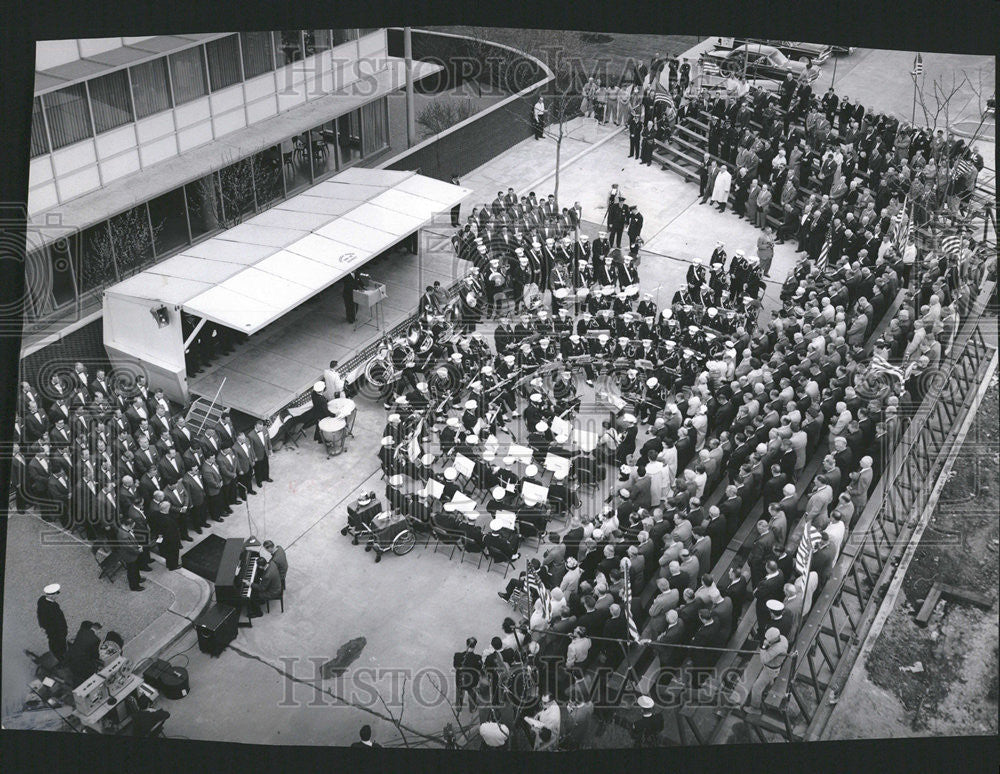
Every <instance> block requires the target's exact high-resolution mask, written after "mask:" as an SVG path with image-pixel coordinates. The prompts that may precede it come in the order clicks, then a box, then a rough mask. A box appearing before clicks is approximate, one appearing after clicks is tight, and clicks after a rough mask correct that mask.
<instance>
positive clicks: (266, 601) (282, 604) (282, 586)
mask: <svg viewBox="0 0 1000 774" xmlns="http://www.w3.org/2000/svg"><path fill="white" fill-rule="evenodd" d="M278 602H280V603H281V612H282V613H284V612H285V582H284V581H281V596H280V597H278ZM264 605H265V607H266V609H267V612H269V613H270V612H271V600H270V599H265V600H264Z"/></svg>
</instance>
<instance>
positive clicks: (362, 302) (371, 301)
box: [354, 282, 389, 330]
mask: <svg viewBox="0 0 1000 774" xmlns="http://www.w3.org/2000/svg"><path fill="white" fill-rule="evenodd" d="M388 297H389V294H388V293H386V292H385V285H384V284H382V283H381V282H370V283H369V286H368V287H366V288H364V289H362V290H355V291H354V303H355V304H357V305H358V311H357V314H356V315H355V316H354V330H357V329H358V326H359V325H374V326H375V330H382V329H383V328H385V314H384V312H383V311H382V301H383V300H384V299H386V298H388ZM365 310H367V312H368V319H367V320H361V319H360V316H361V314H362V312H363V311H365Z"/></svg>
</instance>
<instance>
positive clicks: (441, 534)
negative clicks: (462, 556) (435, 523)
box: [431, 527, 459, 562]
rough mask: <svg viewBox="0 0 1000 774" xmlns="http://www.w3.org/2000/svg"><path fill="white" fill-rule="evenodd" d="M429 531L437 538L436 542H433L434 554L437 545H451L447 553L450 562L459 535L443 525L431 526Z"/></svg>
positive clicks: (456, 546)
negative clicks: (449, 551)
mask: <svg viewBox="0 0 1000 774" xmlns="http://www.w3.org/2000/svg"><path fill="white" fill-rule="evenodd" d="M431 532H432V533H433V535H434V537H435V538H437V542H436V543H435V544H434V553H435V554H436V553H437V550H438V547H439V546H443V545H450V546H451V553H450V554H449V555H448V561H449V562H450V561H451V560H452V559H453V558H454V556H455V549H456V548H458V541H459V536H458V535H455V534H453V533H451V532H449V531H448V530H446V529H444V528H443V527H431Z"/></svg>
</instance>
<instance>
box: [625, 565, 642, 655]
mask: <svg viewBox="0 0 1000 774" xmlns="http://www.w3.org/2000/svg"><path fill="white" fill-rule="evenodd" d="M631 567H632V562H631V561H629V559H628V557H625V558H624V559H622V578H623V579H624V581H625V585H624V587H623V588H622V607H623V608H624V609H625V610H624V612H625V623H626V624H627V625H628V636H629V637H631V638H632V640H633V641H634V642H638V641H639V627H637V626H636V625H635V619H634V618H632V584H631V581H630V580H629V570H630V569H631Z"/></svg>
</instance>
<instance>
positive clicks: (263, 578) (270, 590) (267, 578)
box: [249, 556, 281, 618]
mask: <svg viewBox="0 0 1000 774" xmlns="http://www.w3.org/2000/svg"><path fill="white" fill-rule="evenodd" d="M280 598H281V573H280V572H279V571H278V565H277V564H275V563H274V562H269V561H267V560H266V559H264V557H263V556H261V557H259V558H258V560H257V578H256V580H254V582H253V584H252V585H251V586H250V611H249V615H250V617H251V618H259V617H260V616H261V615H263V613H262V612H261V609H260V603H261V602H264V601H267V600H269V599H280Z"/></svg>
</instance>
